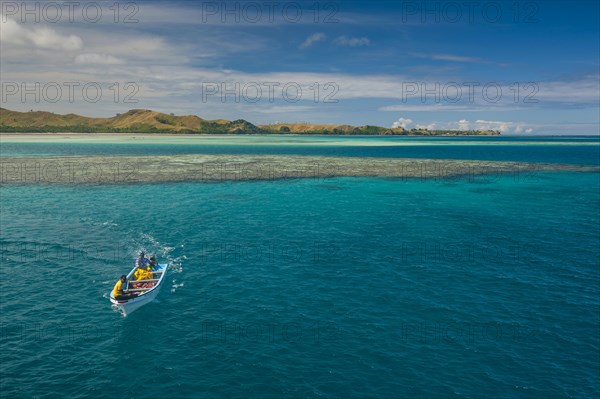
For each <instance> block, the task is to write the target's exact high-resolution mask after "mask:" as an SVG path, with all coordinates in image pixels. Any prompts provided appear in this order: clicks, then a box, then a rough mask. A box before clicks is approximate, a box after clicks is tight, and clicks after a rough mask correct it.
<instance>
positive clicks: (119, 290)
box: [112, 274, 137, 300]
mask: <svg viewBox="0 0 600 399" xmlns="http://www.w3.org/2000/svg"><path fill="white" fill-rule="evenodd" d="M123 285H125V289H123ZM126 290H127V276H126V275H124V274H123V275H122V276H121V278H120V279H119V281H117V283H116V284H115V287H114V288H113V291H112V296H113V298H115V299H116V300H122V299H131V298H135V297H136V296H137V294H135V293H129V292H127V293H126V292H125V291H126Z"/></svg>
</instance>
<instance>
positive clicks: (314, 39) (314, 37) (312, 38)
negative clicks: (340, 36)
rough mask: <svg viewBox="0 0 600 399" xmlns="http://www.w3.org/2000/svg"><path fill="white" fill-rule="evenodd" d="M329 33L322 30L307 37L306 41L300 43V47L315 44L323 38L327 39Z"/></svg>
mask: <svg viewBox="0 0 600 399" xmlns="http://www.w3.org/2000/svg"><path fill="white" fill-rule="evenodd" d="M326 38H327V35H326V34H325V33H322V32H318V33H315V34H313V35H310V36H309V37H307V38H306V40H305V41H304V42H302V44H301V45H300V48H307V47H310V46H312V45H313V44H315V43H316V42H320V41H321V40H325V39H326Z"/></svg>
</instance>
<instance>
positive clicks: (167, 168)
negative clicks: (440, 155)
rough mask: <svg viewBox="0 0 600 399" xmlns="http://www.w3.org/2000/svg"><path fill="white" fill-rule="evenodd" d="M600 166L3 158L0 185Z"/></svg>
mask: <svg viewBox="0 0 600 399" xmlns="http://www.w3.org/2000/svg"><path fill="white" fill-rule="evenodd" d="M544 171H569V172H598V171H600V167H597V166H585V165H566V164H543V163H525V162H500V161H473V160H446V159H406V158H403V159H400V158H370V157H330V156H298V155H294V156H286V155H258V156H257V155H165V156H152V157H145V156H92V157H83V156H73V157H35V158H6V157H5V158H0V183H2V184H35V183H47V184H52V183H58V184H77V183H101V184H134V183H152V182H225V181H260V180H263V181H264V180H285V179H299V178H313V179H327V178H333V177H389V178H407V179H414V178H416V179H478V178H479V179H480V178H482V177H484V178H485V179H488V180H489V179H493V178H494V177H497V176H499V175H510V176H514V178H515V179H531V178H534V177H535V174H536V172H544Z"/></svg>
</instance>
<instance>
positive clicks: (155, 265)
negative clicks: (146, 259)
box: [150, 255, 158, 270]
mask: <svg viewBox="0 0 600 399" xmlns="http://www.w3.org/2000/svg"><path fill="white" fill-rule="evenodd" d="M150 269H151V270H156V269H158V262H157V261H156V257H155V256H154V255H150Z"/></svg>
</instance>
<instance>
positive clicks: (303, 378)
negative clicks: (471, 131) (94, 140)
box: [0, 144, 600, 398]
mask: <svg viewBox="0 0 600 399" xmlns="http://www.w3.org/2000/svg"><path fill="white" fill-rule="evenodd" d="M542 145H545V144H542ZM542 145H540V147H541V146H542ZM104 146H105V145H98V146H93V145H91V144H90V145H88V149H89V151H90V153H102V152H103V151H105V147H104ZM2 147H3V148H2V151H3V155H4V153H5V150H6V148H7V147H5V145H4V144H3V145H2ZM46 147H47V148H46V149H44V148H43V145H41V144H40V145H39V147H37V149H36V151H38V152H39V153H42V152H44V151H45V152H52V151H55V147H53V145H48V146H46ZM94 148H95V150H94ZM453 148H454V147H452V148H448V149H447V150H446V151H448V154H449V155H450V156H446V158H451V157H452V156H451V155H452V154H453V153H452V151H453ZM495 148H496V147H491V146H490V147H489V152H487V153H486V156H487V157H490V158H493V157H494V155H495V153H494V152H493V151H495V150H494V149H495ZM544 148H546V147H544ZM548 148H552V149H553V151H554V152H555V157H554V158H552V157H550V156H548V158H549V159H556V158H562V159H569V157H570V156H571V155H568V154H567V153H568V152H569V151H571V150H572V147H568V146H548ZM67 150H68V148H67V149H66V150H62V151H63V152H64V151H67ZM263 150H264V151H265V152H268V151H269V149H268V148H267V149H264V148H263ZM162 151H164V152H165V153H168V152H169V151H172V149H171V150H169V149H167V148H163V149H162ZM340 151H342V152H343V151H345V149H341V150H340ZM535 151H536V149H532V150H531V153H535ZM582 151H585V150H582ZM590 156H591V155H590ZM500 158H501V157H500ZM1 199H2V201H1V207H0V211H1V213H0V222H1V223H0V225H1V233H2V234H1V244H2V247H1V249H2V254H1V256H2V258H1V259H2V264H1V267H2V270H1V271H2V275H3V278H2V280H0V281H1V282H0V326H1V335H0V396H1V397H2V398H67V397H68V398H84V397H93V398H105V397H106V398H114V397H123V398H155V397H174V398H187V397H194V398H301V397H302V398H304V397H308V398H367V397H368V398H404V397H411V398H412V397H419V398H448V397H457V398H490V397H503V398H525V397H526V398H560V397H576V398H597V397H598V396H599V395H600V380H599V379H598V376H599V374H600V337H599V334H600V332H599V331H600V270H599V262H600V249H599V242H600V233H599V230H600V229H599V227H600V217H599V213H598V210H599V208H600V176H599V174H597V173H535V174H531V175H528V176H524V175H521V176H493V177H489V178H479V179H464V180H463V179H448V180H445V179H434V180H420V179H414V180H412V179H377V178H335V179H315V178H309V179H298V180H293V179H292V180H285V181H263V182H227V183H211V184H202V183H171V184H140V185H108V186H103V185H71V186H69V185H34V184H31V185H4V186H2V190H1ZM140 249H145V250H146V251H148V252H150V253H156V254H157V256H158V257H159V259H160V260H162V261H165V262H167V263H169V274H168V275H167V281H166V284H165V286H164V287H163V289H162V291H161V293H160V294H159V296H158V297H157V299H156V300H155V301H154V302H152V303H151V304H149V305H146V306H145V307H142V308H141V309H139V310H137V311H136V312H135V313H133V314H131V315H130V316H128V317H126V318H124V317H122V316H121V315H120V314H119V313H118V312H116V311H114V310H113V309H111V307H110V304H109V301H108V298H107V296H108V293H109V291H110V290H111V288H112V286H113V284H114V282H115V281H116V279H117V277H118V276H119V275H120V274H122V273H123V272H125V271H127V270H129V268H130V267H132V264H133V260H134V257H135V254H136V252H137V251H139V250H140Z"/></svg>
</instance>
